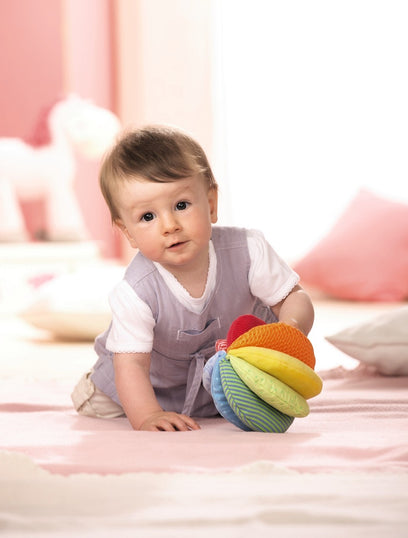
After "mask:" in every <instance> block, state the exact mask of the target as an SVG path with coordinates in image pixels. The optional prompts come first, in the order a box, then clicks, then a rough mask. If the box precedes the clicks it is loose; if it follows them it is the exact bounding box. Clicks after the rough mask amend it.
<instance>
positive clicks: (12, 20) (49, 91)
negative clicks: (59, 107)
mask: <svg viewBox="0 0 408 538" xmlns="http://www.w3.org/2000/svg"><path fill="white" fill-rule="evenodd" d="M60 21H61V3H60V2H56V1H55V0H20V1H19V2H10V1H7V0H1V1H0V36H1V37H0V39H1V47H0V73H1V75H0V76H1V100H0V118H1V119H0V136H18V137H24V136H27V135H29V134H30V132H31V129H32V126H33V124H34V123H35V121H36V118H37V115H38V111H39V110H40V109H41V108H42V107H45V106H47V105H48V104H49V103H50V102H51V101H53V100H55V99H56V97H58V96H60V95H61V91H62V87H63V72H62V63H61V46H62V40H61V32H60Z"/></svg>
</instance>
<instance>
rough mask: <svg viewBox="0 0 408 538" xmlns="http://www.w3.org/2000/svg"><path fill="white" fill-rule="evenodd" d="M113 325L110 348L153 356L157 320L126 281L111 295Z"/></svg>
mask: <svg viewBox="0 0 408 538" xmlns="http://www.w3.org/2000/svg"><path fill="white" fill-rule="evenodd" d="M109 303H110V307H111V310H112V324H111V328H110V331H109V334H108V338H107V341H106V347H107V349H108V350H109V351H112V352H113V353H150V351H151V350H152V347H153V329H154V326H155V321H154V318H153V315H152V312H151V310H150V308H149V307H148V306H147V304H146V303H145V302H144V301H142V300H141V299H140V298H139V296H138V295H137V294H136V292H135V291H134V290H133V288H132V287H131V286H130V285H129V284H128V282H127V281H126V280H122V281H121V282H120V283H119V284H118V285H117V286H116V287H115V288H114V289H113V291H112V292H111V294H110V296H109Z"/></svg>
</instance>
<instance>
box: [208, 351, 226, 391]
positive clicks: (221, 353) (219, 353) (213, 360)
mask: <svg viewBox="0 0 408 538" xmlns="http://www.w3.org/2000/svg"><path fill="white" fill-rule="evenodd" d="M225 355H226V352H225V351H217V353H216V354H215V355H213V356H212V357H211V358H210V359H208V361H207V362H206V363H205V366H204V370H203V385H204V388H205V390H206V391H207V392H209V393H210V394H211V376H212V373H213V370H214V364H215V363H216V362H217V359H221V358H222V357H225Z"/></svg>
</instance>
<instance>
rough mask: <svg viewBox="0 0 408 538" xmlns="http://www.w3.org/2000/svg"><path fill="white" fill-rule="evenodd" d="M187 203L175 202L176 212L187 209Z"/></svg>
mask: <svg viewBox="0 0 408 538" xmlns="http://www.w3.org/2000/svg"><path fill="white" fill-rule="evenodd" d="M187 205H188V202H177V204H176V209H177V211H183V210H184V209H187Z"/></svg>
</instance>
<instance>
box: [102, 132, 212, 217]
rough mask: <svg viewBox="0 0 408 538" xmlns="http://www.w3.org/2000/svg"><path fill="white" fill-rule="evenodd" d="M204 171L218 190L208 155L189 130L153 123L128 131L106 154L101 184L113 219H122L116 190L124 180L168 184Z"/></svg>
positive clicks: (204, 175)
mask: <svg viewBox="0 0 408 538" xmlns="http://www.w3.org/2000/svg"><path fill="white" fill-rule="evenodd" d="M196 174H201V175H202V177H203V178H204V180H205V181H206V182H207V185H208V189H215V190H217V189H218V185H217V182H216V180H215V178H214V175H213V173H212V170H211V167H210V164H209V162H208V159H207V156H206V155H205V152H204V150H203V149H202V147H201V146H200V145H199V144H198V143H197V142H196V141H195V140H194V139H193V138H191V136H189V135H188V134H187V133H185V132H183V131H181V130H179V129H176V128H174V127H170V126H163V125H154V126H147V127H143V128H141V129H136V130H132V131H126V132H124V133H123V134H122V136H121V138H120V139H119V140H118V142H117V143H116V145H115V146H114V147H113V148H112V149H111V151H110V152H109V153H108V154H107V155H106V156H105V158H104V161H103V163H102V167H101V170H100V173H99V184H100V188H101V191H102V194H103V197H104V198H105V201H106V203H107V205H108V208H109V211H110V214H111V218H112V222H115V221H116V220H117V219H119V212H118V209H117V207H116V205H115V196H114V193H115V190H116V189H117V187H118V184H119V183H120V182H121V181H129V180H132V178H133V179H138V178H139V179H140V178H143V179H145V180H147V181H154V182H159V183H167V182H172V181H177V180H178V179H184V178H186V177H190V176H193V175H196Z"/></svg>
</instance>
